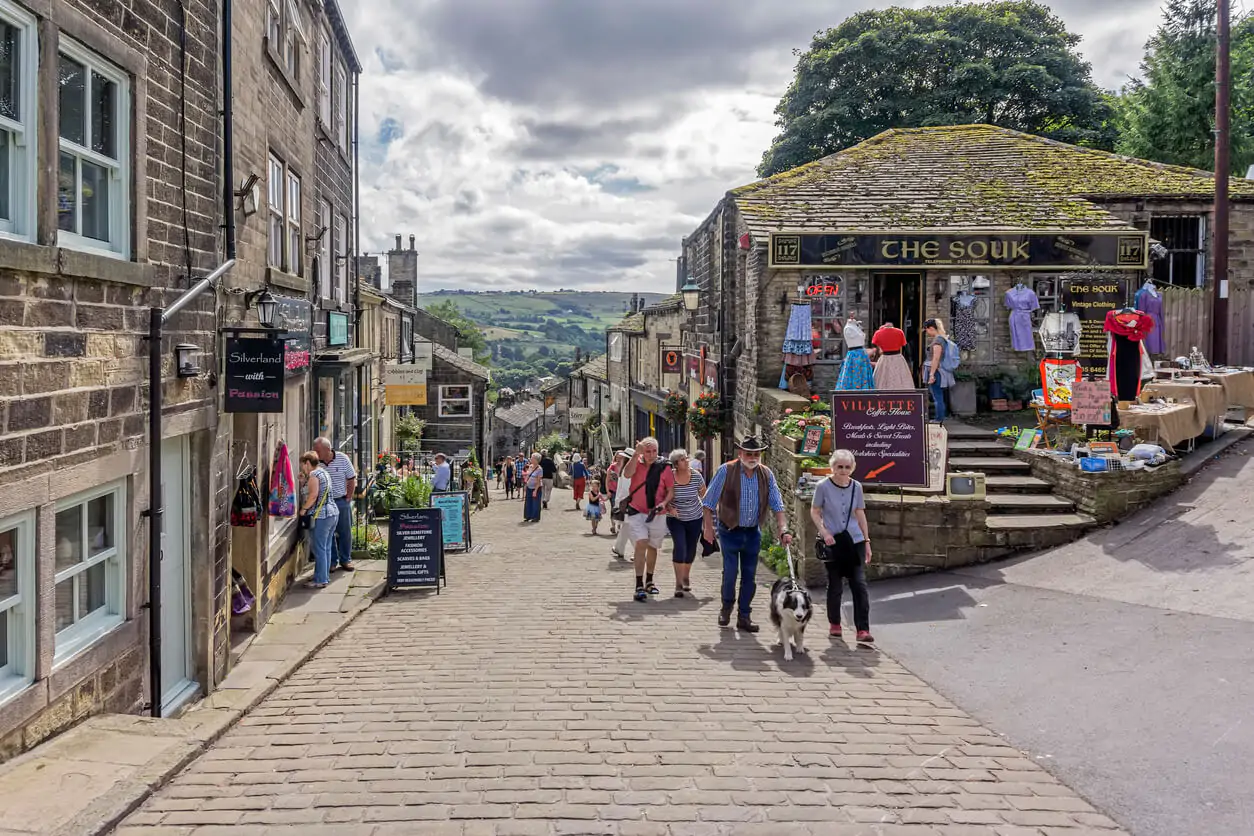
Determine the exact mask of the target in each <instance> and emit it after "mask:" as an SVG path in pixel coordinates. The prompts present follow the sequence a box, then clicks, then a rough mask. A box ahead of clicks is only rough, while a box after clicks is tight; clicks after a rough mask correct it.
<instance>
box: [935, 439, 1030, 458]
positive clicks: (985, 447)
mask: <svg viewBox="0 0 1254 836" xmlns="http://www.w3.org/2000/svg"><path fill="white" fill-rule="evenodd" d="M1014 452H1015V448H1014V445H1013V444H1008V443H1006V442H1004V441H993V440H989V439H978V440H977V439H974V438H960V439H957V440H954V439H953V438H950V439H949V455H951V456H957V455H963V454H969V455H976V456H984V455H988V456H1013V455H1014Z"/></svg>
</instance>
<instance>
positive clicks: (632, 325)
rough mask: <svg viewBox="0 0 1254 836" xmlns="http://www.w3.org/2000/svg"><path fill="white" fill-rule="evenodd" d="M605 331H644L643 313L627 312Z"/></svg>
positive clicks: (633, 332)
mask: <svg viewBox="0 0 1254 836" xmlns="http://www.w3.org/2000/svg"><path fill="white" fill-rule="evenodd" d="M605 330H606V331H627V332H629V333H632V334H643V333H644V314H642V313H631V314H627V315H626V316H625V317H623V318H622V320H620V321H619V322H618V324H617V325H611V326H610V327H609V328H606V329H605Z"/></svg>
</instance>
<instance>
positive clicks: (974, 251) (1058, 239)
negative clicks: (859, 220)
mask: <svg viewBox="0 0 1254 836" xmlns="http://www.w3.org/2000/svg"><path fill="white" fill-rule="evenodd" d="M1148 259H1149V241H1148V233H1146V232H1141V231H1137V230H1079V231H1072V230H1041V231H1032V232H1027V231H1025V232H969V233H962V232H927V231H903V232H860V231H855V230H849V231H842V230H836V231H832V232H821V233H786V232H772V233H771V243H770V266H771V267H772V268H815V267H861V268H890V267H991V268H997V269H1002V270H1073V269H1076V268H1084V269H1089V270H1145V269H1147V268H1148V267H1149V260H1148Z"/></svg>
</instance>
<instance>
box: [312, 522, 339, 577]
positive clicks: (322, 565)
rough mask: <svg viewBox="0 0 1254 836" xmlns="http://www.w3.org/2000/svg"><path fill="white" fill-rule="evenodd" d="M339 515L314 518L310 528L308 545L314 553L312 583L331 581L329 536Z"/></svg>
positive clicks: (333, 532) (332, 532) (332, 533)
mask: <svg viewBox="0 0 1254 836" xmlns="http://www.w3.org/2000/svg"><path fill="white" fill-rule="evenodd" d="M338 521H339V517H323V518H322V519H317V520H314V524H313V528H312V529H311V530H310V541H309V547H310V548H311V549H313V554H314V577H313V579H314V583H330V582H331V538H332V537H333V536H334V534H335V524H336V523H337V522H338Z"/></svg>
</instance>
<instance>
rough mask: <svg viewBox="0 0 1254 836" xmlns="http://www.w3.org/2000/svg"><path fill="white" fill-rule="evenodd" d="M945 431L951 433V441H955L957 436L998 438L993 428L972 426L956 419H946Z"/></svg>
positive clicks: (983, 438)
mask: <svg viewBox="0 0 1254 836" xmlns="http://www.w3.org/2000/svg"><path fill="white" fill-rule="evenodd" d="M945 432H946V433H947V434H948V435H949V440H950V441H953V440H954V439H955V438H961V439H979V440H982V441H987V440H989V439H996V437H997V436H995V435H993V431H992V430H986V429H983V428H981V427H972V426H971V425H969V424H962V423H958V422H956V421H946V422H945Z"/></svg>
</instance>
